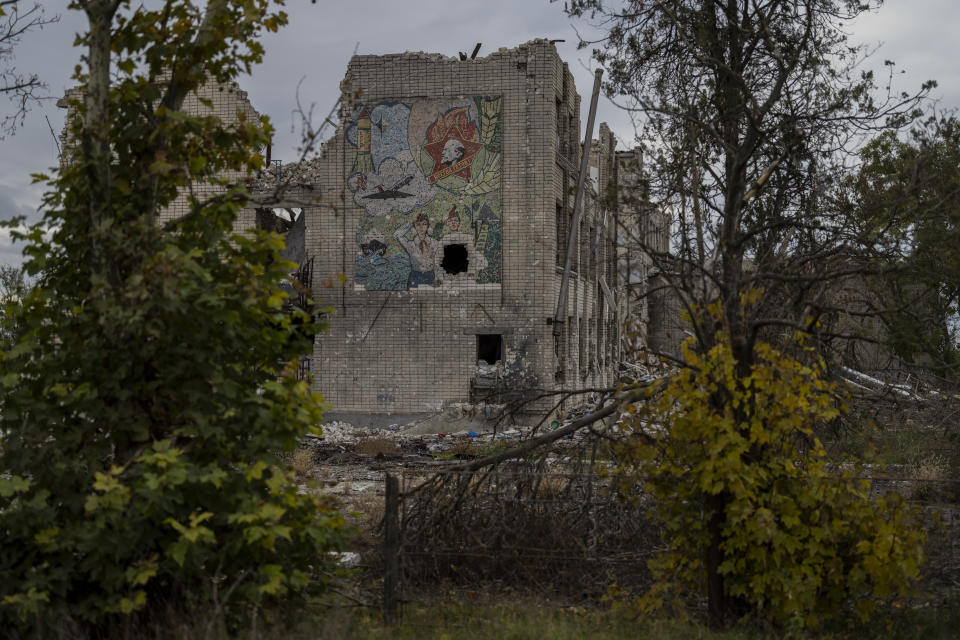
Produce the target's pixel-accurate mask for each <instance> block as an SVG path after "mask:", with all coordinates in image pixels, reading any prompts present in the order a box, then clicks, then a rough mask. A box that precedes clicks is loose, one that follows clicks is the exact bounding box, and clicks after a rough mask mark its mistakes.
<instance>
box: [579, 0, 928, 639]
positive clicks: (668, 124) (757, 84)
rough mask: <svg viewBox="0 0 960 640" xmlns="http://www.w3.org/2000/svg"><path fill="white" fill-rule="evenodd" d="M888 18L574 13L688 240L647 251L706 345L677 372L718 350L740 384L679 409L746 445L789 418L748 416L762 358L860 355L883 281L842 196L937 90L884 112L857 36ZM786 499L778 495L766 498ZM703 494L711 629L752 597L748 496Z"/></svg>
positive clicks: (834, 10) (594, 5)
mask: <svg viewBox="0 0 960 640" xmlns="http://www.w3.org/2000/svg"><path fill="white" fill-rule="evenodd" d="M878 5H879V3H863V2H860V1H854V0H800V1H797V0H770V1H768V2H753V1H747V0H729V1H726V0H723V1H721V0H668V1H666V2H660V1H656V2H654V1H651V0H628V1H625V2H622V3H618V4H617V6H615V7H611V6H609V5H608V3H603V2H601V1H599V0H571V1H570V2H567V3H566V9H567V11H568V12H569V13H570V14H571V15H574V16H584V15H589V16H590V17H591V18H592V19H594V20H595V21H596V23H597V26H598V27H600V28H601V29H602V31H603V35H602V36H601V38H600V39H599V40H598V41H596V42H594V43H587V42H582V43H581V46H588V45H590V44H593V45H595V46H596V48H595V49H594V56H595V57H596V59H597V60H598V61H599V62H600V63H601V64H603V65H604V66H606V68H607V70H608V73H609V80H608V82H607V84H606V89H607V91H608V93H609V94H610V95H612V96H615V97H617V99H619V100H621V101H622V102H623V106H624V107H625V108H628V109H631V110H634V111H637V112H640V113H642V114H643V116H645V123H644V128H643V129H642V131H641V132H639V134H638V137H639V138H640V139H641V141H643V142H644V143H645V145H646V151H647V162H646V163H645V164H646V165H647V166H648V167H649V172H650V196H651V199H652V200H654V201H655V202H658V204H659V206H662V207H664V208H666V209H667V210H668V211H670V213H671V215H672V216H673V223H674V228H675V229H676V233H675V235H674V238H673V239H672V243H671V244H672V250H671V251H669V252H664V251H658V250H656V249H655V248H653V247H649V246H646V245H644V244H643V239H637V240H638V242H639V243H640V245H641V248H643V249H644V250H645V251H646V252H647V253H648V254H649V255H650V258H651V260H652V262H653V264H654V266H655V267H657V269H658V271H659V272H660V274H661V278H662V279H663V281H664V282H665V283H666V284H665V286H666V287H668V288H669V289H670V291H671V293H672V294H673V295H674V296H676V298H678V299H679V301H680V304H681V306H682V307H683V309H684V311H685V319H686V321H687V324H688V326H689V329H690V331H691V332H692V334H693V335H694V340H693V344H692V345H691V346H690V347H689V352H690V354H691V355H692V356H695V357H694V359H693V360H690V359H689V358H688V359H686V361H681V362H679V363H678V364H680V365H682V366H685V367H687V368H692V369H693V370H694V373H692V374H690V373H681V374H678V375H697V372H698V370H700V371H699V373H700V374H703V375H707V376H708V378H709V375H708V374H709V371H708V370H705V369H704V370H701V369H702V368H703V367H707V366H708V365H707V364H705V363H711V362H713V360H711V359H709V358H707V355H708V354H711V353H714V352H715V350H716V349H721V350H723V353H724V354H727V356H726V357H728V358H729V360H728V361H727V362H728V363H729V364H730V365H731V367H732V368H731V369H730V371H729V376H730V378H729V381H727V382H724V384H722V385H721V384H719V383H715V384H713V385H711V386H710V387H708V388H709V389H710V392H709V393H707V394H705V395H695V396H683V395H681V396H678V397H676V398H674V399H673V400H674V401H675V402H677V403H679V404H680V405H681V406H682V407H683V408H684V409H685V410H687V411H694V410H695V409H696V408H697V407H694V406H688V405H686V404H685V403H686V402H695V403H707V407H709V410H710V411H714V412H719V413H720V414H722V415H724V416H726V417H725V419H726V420H729V421H731V424H732V425H734V430H735V431H736V432H737V433H739V434H741V435H742V436H744V437H747V436H748V435H749V432H750V430H751V428H752V427H751V425H753V424H755V423H759V424H761V425H763V427H764V429H765V430H766V431H767V433H768V434H772V433H774V432H775V431H776V429H777V423H776V416H772V415H767V414H766V413H765V410H764V408H763V407H761V406H758V405H756V404H754V403H737V402H735V400H736V398H737V397H739V396H740V394H747V395H749V394H750V393H751V391H750V385H751V381H752V380H754V379H755V377H756V376H758V375H763V374H762V372H763V371H764V370H766V369H768V368H769V367H770V366H772V365H771V364H770V363H767V362H765V359H764V357H763V354H764V353H766V352H767V351H768V350H769V349H770V347H769V346H768V343H773V344H776V345H778V346H779V347H780V348H781V349H782V350H783V351H784V353H785V355H786V356H788V357H790V358H793V359H795V360H796V361H797V362H800V363H806V364H805V366H811V365H812V364H814V363H815V361H811V360H810V358H812V357H813V355H814V353H813V352H807V351H805V350H804V349H801V348H800V347H798V346H797V345H796V344H794V343H793V339H794V336H795V335H796V333H797V332H799V334H800V335H809V336H812V340H813V342H812V343H811V344H816V345H817V347H818V351H823V350H826V349H827V348H828V347H829V346H830V341H831V339H835V338H845V337H847V336H846V335H843V334H845V333H847V329H846V327H847V326H848V325H846V324H844V323H842V322H837V318H838V316H841V315H843V314H846V313H848V312H849V311H851V306H850V302H849V301H847V300H841V299H840V296H839V295H838V293H839V292H840V291H841V290H843V289H844V288H845V287H847V288H853V289H856V287H848V285H849V283H850V282H851V281H853V282H855V281H856V280H857V279H859V278H863V277H865V276H868V275H870V274H871V273H875V272H876V271H877V269H876V268H874V266H873V265H872V264H871V262H870V261H869V260H868V255H869V254H866V255H865V254H864V253H863V252H862V249H863V248H864V247H869V246H872V245H871V242H872V240H873V236H869V235H866V236H865V235H864V234H863V229H862V228H861V226H860V225H859V224H858V223H857V221H856V220H854V219H851V218H850V217H848V216H846V215H844V211H843V210H842V209H841V208H839V207H837V206H836V205H835V197H834V196H835V195H836V194H835V188H836V186H837V180H838V177H839V176H842V175H844V174H845V165H846V163H848V162H849V161H850V157H851V154H852V153H853V152H854V151H855V150H856V147H857V144H858V143H859V141H861V140H862V138H863V137H864V136H866V135H869V134H870V133H871V132H876V131H878V130H882V129H896V128H899V127H902V126H904V125H906V124H908V123H909V122H910V121H911V120H912V119H913V118H915V117H916V116H917V115H918V104H919V101H920V100H921V98H922V97H923V95H924V94H925V93H926V91H927V90H928V89H929V88H930V87H931V86H932V83H928V84H927V85H925V86H924V87H923V88H922V89H921V91H920V92H919V93H917V94H914V95H893V94H889V93H888V95H887V96H886V97H885V98H884V99H881V100H879V101H878V100H877V99H875V94H876V92H875V87H874V83H873V77H872V75H871V74H870V73H858V70H857V67H858V64H859V63H860V61H861V58H862V55H863V51H862V49H858V48H856V47H851V46H850V44H849V43H848V42H847V36H846V33H845V31H844V30H843V28H842V24H847V23H848V22H849V21H850V20H853V19H854V18H856V16H857V15H859V14H861V13H863V12H865V11H870V10H873V9H875V8H876V7H877V6H878ZM636 227H637V228H642V227H641V226H640V225H636ZM855 311H856V312H859V310H855ZM709 366H714V365H713V364H710V365H709ZM697 406H698V407H699V408H700V409H702V410H706V409H705V408H704V407H703V406H702V405H700V404H698V405H697ZM728 410H729V411H730V413H729V415H728V414H727V413H725V412H727V411H728ZM667 418H670V416H665V419H667ZM666 426H667V427H668V436H667V437H668V438H672V437H675V436H676V435H678V434H676V432H675V431H674V429H675V428H676V427H677V424H676V422H671V421H670V420H668V421H667V424H666ZM638 428H639V429H643V428H644V426H643V423H638ZM793 428H794V430H795V431H796V430H797V429H799V427H798V426H795V427H793ZM804 428H806V427H804ZM801 431H802V430H801ZM794 435H797V436H799V435H800V433H795V434H794ZM703 437H704V438H705V440H703V441H702V442H701V443H700V444H701V446H703V447H706V448H708V449H712V448H713V447H718V446H720V445H719V443H718V442H716V441H715V440H714V438H719V437H720V435H719V433H717V434H712V435H711V434H710V433H706V434H703ZM750 442H751V445H750V446H749V447H748V448H747V450H745V451H743V452H741V453H740V454H739V455H740V458H741V460H742V463H743V464H744V465H745V466H746V467H747V468H753V467H752V466H751V465H757V464H760V465H762V464H763V462H762V461H763V460H765V459H767V455H769V454H772V453H773V452H772V451H770V449H769V447H770V444H769V442H768V441H767V440H766V439H764V438H761V440H760V441H759V442H757V441H752V440H751V441H750ZM721 448H722V447H721ZM775 490H776V484H775V482H773V481H772V480H771V481H770V483H768V484H766V485H765V486H763V487H761V488H758V489H757V491H758V492H760V493H761V494H765V495H766V494H769V492H772V491H775ZM698 491H699V493H698V494H697V495H698V496H700V497H701V498H702V501H700V502H696V501H691V502H688V503H687V508H688V509H695V510H696V513H694V512H693V511H691V512H689V515H690V517H696V518H701V517H702V519H703V522H705V523H706V524H705V526H706V531H705V537H704V538H703V542H704V544H705V550H704V553H703V556H702V558H701V562H702V569H703V572H704V575H705V583H706V592H707V596H708V601H709V611H710V616H711V619H712V620H713V622H714V623H716V624H722V623H723V622H724V621H725V620H727V619H729V618H730V617H731V616H732V615H734V614H735V609H736V607H735V606H734V601H735V599H736V597H739V596H740V595H742V594H738V593H737V592H736V590H735V589H734V588H733V587H732V583H734V582H736V581H735V580H732V581H731V580H729V579H728V575H730V572H731V564H730V561H731V560H732V558H731V557H730V556H729V554H730V552H731V550H730V547H729V546H728V541H729V540H730V536H731V535H732V534H733V529H732V527H733V523H734V522H735V521H736V516H735V514H734V513H733V510H734V509H735V506H734V505H735V504H736V503H737V496H736V494H735V493H734V492H732V491H731V490H730V488H729V487H728V486H727V485H726V484H724V483H722V482H721V483H719V484H708V485H704V486H701V487H700V488H699V489H698ZM701 508H702V511H700V509H701ZM701 513H702V514H703V515H702V516H701V515H700V514H701ZM908 574H909V572H906V573H905V575H904V577H908ZM751 602H752V603H753V604H754V605H756V604H757V602H756V601H755V600H753V601H751Z"/></svg>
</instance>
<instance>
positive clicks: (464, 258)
mask: <svg viewBox="0 0 960 640" xmlns="http://www.w3.org/2000/svg"><path fill="white" fill-rule="evenodd" d="M469 264H470V258H469V256H468V255H467V247H466V246H465V245H462V244H448V245H446V246H445V247H444V248H443V260H442V261H441V262H440V266H441V267H442V268H443V270H444V271H446V272H447V273H449V274H450V275H456V274H458V273H466V271H467V267H468V266H469Z"/></svg>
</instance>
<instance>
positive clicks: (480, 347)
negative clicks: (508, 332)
mask: <svg viewBox="0 0 960 640" xmlns="http://www.w3.org/2000/svg"><path fill="white" fill-rule="evenodd" d="M502 353H503V336H501V335H500V334H499V333H488V334H478V335H477V360H483V361H484V362H486V363H487V364H496V363H497V362H498V361H500V359H501V355H502Z"/></svg>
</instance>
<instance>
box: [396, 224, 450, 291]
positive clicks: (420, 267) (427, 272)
mask: <svg viewBox="0 0 960 640" xmlns="http://www.w3.org/2000/svg"><path fill="white" fill-rule="evenodd" d="M411 228H412V229H413V230H414V234H413V239H412V240H410V239H408V238H407V234H408V233H410V229H411ZM393 237H394V238H396V239H397V241H398V242H399V243H400V246H401V247H403V248H404V250H405V251H406V252H407V255H408V256H410V275H409V276H408V277H407V289H413V288H416V287H419V286H420V285H430V286H433V283H434V280H435V279H436V267H437V254H438V251H439V250H440V243H439V242H437V241H436V240H435V239H434V238H433V237H432V236H431V235H430V220H429V218H427V216H425V215H424V214H422V213H418V214H417V217H416V218H414V220H413V222H408V223H407V224H405V225H403V226H402V227H400V228H399V229H397V230H396V231H394V232H393Z"/></svg>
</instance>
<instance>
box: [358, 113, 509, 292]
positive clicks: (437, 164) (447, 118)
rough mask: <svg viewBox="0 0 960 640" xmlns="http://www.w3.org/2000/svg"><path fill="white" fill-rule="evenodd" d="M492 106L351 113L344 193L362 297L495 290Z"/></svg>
mask: <svg viewBox="0 0 960 640" xmlns="http://www.w3.org/2000/svg"><path fill="white" fill-rule="evenodd" d="M501 104H502V101H501V98H500V97H472V98H444V99H422V100H419V99H418V100H406V101H402V102H401V101H388V102H378V103H375V104H367V105H361V106H360V107H359V108H358V109H357V110H356V111H355V112H354V115H353V119H352V121H351V123H350V125H349V126H348V127H347V140H348V141H349V142H350V144H351V145H353V146H354V147H355V148H356V158H355V160H354V163H353V169H352V171H351V172H350V175H349V176H348V177H347V187H348V189H349V190H350V192H351V193H352V194H353V201H354V202H355V203H356V204H357V205H358V206H359V207H361V208H362V209H363V211H364V216H363V220H362V221H361V224H360V225H359V228H358V229H357V245H358V246H359V250H358V251H357V253H356V272H355V280H356V282H357V284H360V285H362V286H364V287H365V288H366V289H367V290H369V291H402V290H406V289H415V288H418V287H436V286H440V285H441V284H442V283H443V282H445V281H454V280H456V281H468V282H476V283H478V284H490V283H493V284H496V283H499V282H500V273H501V268H502V256H503V254H502V246H501V242H500V230H501V220H502V209H501V197H500V189H501V175H502V172H501V168H502V164H501V163H502V155H501V150H500V139H501V131H500V130H501V112H502V108H501Z"/></svg>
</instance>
